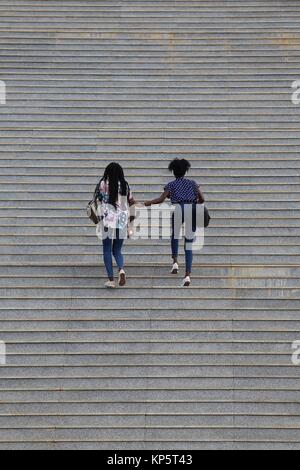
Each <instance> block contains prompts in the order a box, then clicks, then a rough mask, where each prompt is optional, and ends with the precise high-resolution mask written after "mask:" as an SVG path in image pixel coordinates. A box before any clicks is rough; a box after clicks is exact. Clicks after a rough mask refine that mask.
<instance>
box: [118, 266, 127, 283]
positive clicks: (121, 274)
mask: <svg viewBox="0 0 300 470" xmlns="http://www.w3.org/2000/svg"><path fill="white" fill-rule="evenodd" d="M119 286H120V287H124V286H126V273H125V271H124V269H121V271H120V272H119Z"/></svg>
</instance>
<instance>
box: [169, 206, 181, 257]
mask: <svg viewBox="0 0 300 470" xmlns="http://www.w3.org/2000/svg"><path fill="white" fill-rule="evenodd" d="M181 226H182V215H181V208H180V207H176V209H175V212H174V214H173V215H172V236H171V249H172V258H173V261H174V263H177V264H178V253H179V236H180V228H181Z"/></svg>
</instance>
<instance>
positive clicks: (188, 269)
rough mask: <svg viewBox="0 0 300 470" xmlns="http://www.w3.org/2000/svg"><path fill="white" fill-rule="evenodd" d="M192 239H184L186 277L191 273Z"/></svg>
mask: <svg viewBox="0 0 300 470" xmlns="http://www.w3.org/2000/svg"><path fill="white" fill-rule="evenodd" d="M193 241H194V240H188V239H185V245H184V249H185V270H186V272H185V275H186V277H188V276H190V275H191V273H192V268H193V257H194V253H193V246H192V245H193Z"/></svg>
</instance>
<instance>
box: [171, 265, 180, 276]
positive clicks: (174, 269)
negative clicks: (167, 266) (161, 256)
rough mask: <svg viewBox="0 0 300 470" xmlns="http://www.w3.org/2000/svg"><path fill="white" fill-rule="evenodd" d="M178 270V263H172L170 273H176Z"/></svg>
mask: <svg viewBox="0 0 300 470" xmlns="http://www.w3.org/2000/svg"><path fill="white" fill-rule="evenodd" d="M178 272H179V265H178V263H174V264H173V268H172V269H171V274H178Z"/></svg>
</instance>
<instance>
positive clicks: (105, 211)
mask: <svg viewBox="0 0 300 470" xmlns="http://www.w3.org/2000/svg"><path fill="white" fill-rule="evenodd" d="M129 195H130V189H129V186H128V184H127V194H126V196H122V195H121V184H120V183H119V199H118V201H117V204H116V207H115V206H113V205H112V204H110V203H109V185H108V183H107V182H106V181H104V180H101V181H100V183H99V192H98V200H99V202H100V204H99V205H98V213H99V216H100V220H102V221H103V225H104V227H106V228H111V229H119V230H124V229H125V228H126V227H127V225H128V222H129V205H128V198H129Z"/></svg>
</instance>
